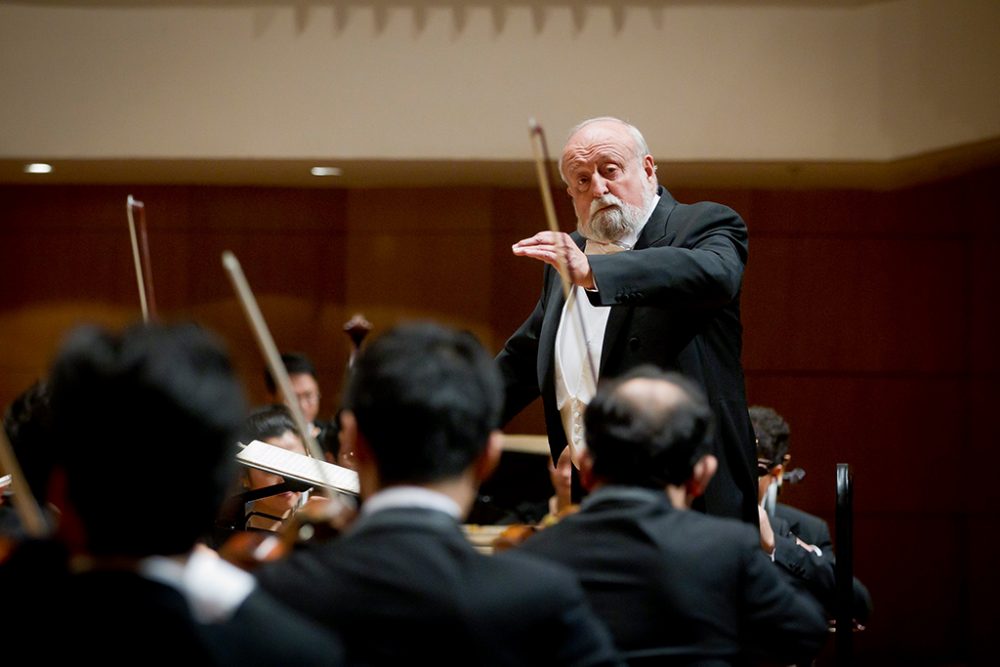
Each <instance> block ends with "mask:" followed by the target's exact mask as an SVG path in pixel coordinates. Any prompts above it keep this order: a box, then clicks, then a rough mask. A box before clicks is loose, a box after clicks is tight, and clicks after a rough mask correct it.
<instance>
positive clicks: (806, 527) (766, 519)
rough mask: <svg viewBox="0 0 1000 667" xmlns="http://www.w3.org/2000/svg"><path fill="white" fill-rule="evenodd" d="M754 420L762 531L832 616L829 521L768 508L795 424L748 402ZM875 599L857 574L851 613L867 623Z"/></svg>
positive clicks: (781, 561)
mask: <svg viewBox="0 0 1000 667" xmlns="http://www.w3.org/2000/svg"><path fill="white" fill-rule="evenodd" d="M750 421H751V422H752V423H753V427H754V431H755V432H756V434H757V468H758V470H757V474H758V475H759V482H758V487H759V488H758V497H759V500H760V503H761V506H762V509H761V536H762V540H763V543H764V544H767V545H768V547H769V549H770V550H772V551H773V553H774V562H775V563H776V564H777V565H778V566H779V567H780V568H781V570H782V571H783V572H784V573H785V574H786V575H787V576H788V577H789V579H790V580H791V581H792V582H793V583H794V584H796V585H798V586H800V587H801V588H803V589H805V590H807V591H809V592H810V593H811V594H812V595H813V596H815V597H816V599H817V600H819V601H820V603H821V604H822V605H823V606H824V608H825V609H826V612H827V615H828V616H829V617H830V618H833V617H834V615H835V612H836V609H835V607H834V603H835V601H836V593H837V580H836V560H835V557H834V553H833V540H832V539H831V538H830V528H829V527H828V526H827V525H826V521H824V520H823V519H821V518H819V517H818V516H814V515H812V514H809V513H808V512H804V511H802V510H800V509H797V508H795V507H792V506H790V505H786V504H784V503H780V502H779V503H774V505H773V507H774V514H773V516H769V515H767V513H766V512H765V511H764V509H763V506H764V501H765V499H766V498H767V496H768V493H769V492H773V493H774V494H775V495H777V493H778V492H779V491H780V489H781V481H782V477H783V475H784V473H785V472H786V470H787V465H788V461H789V460H790V459H791V455H790V453H789V445H790V436H791V429H790V428H789V426H788V422H786V421H785V420H784V418H783V417H782V416H781V415H780V414H778V412H777V411H776V410H774V408H769V407H766V406H762V405H754V406H751V407H750ZM871 612H872V599H871V595H870V594H869V593H868V589H867V588H866V587H865V585H864V584H862V583H861V581H859V580H858V578H857V577H855V578H854V604H853V615H854V618H855V620H856V621H857V622H858V623H860V624H862V625H863V624H865V623H867V622H868V617H869V616H870V615H871Z"/></svg>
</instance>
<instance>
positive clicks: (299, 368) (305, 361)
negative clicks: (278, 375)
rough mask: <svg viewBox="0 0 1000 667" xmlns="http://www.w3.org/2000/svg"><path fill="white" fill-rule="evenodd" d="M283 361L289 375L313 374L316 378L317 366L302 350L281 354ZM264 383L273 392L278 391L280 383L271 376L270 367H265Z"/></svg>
mask: <svg viewBox="0 0 1000 667" xmlns="http://www.w3.org/2000/svg"><path fill="white" fill-rule="evenodd" d="M281 363H283V364H284V365H285V372H286V373H288V375H311V376H312V378H313V379H314V380H315V379H316V366H314V365H313V362H312V360H311V359H309V357H307V356H306V355H304V354H302V353H300V352H285V353H284V354H282V355H281ZM264 385H265V386H266V387H267V390H268V391H269V392H270V393H271V394H272V395H274V394H276V393H277V392H278V385H277V383H276V382H275V380H274V378H273V377H272V376H271V371H270V369H267V368H265V369H264Z"/></svg>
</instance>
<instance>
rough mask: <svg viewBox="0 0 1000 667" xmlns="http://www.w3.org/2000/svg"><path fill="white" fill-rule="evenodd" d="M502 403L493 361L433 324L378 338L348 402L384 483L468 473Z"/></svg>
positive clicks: (474, 344)
mask: <svg viewBox="0 0 1000 667" xmlns="http://www.w3.org/2000/svg"><path fill="white" fill-rule="evenodd" d="M502 406H503V387H502V382H501V379H500V373H499V370H498V369H497V367H496V364H495V362H494V361H493V358H492V357H491V356H489V355H488V354H487V353H486V351H485V350H484V349H483V347H482V346H481V345H480V344H479V342H478V341H477V340H476V339H475V338H474V337H473V336H472V335H471V334H469V333H465V332H460V331H457V330H454V329H450V328H446V327H443V326H440V325H436V324H430V323H414V324H407V325H402V326H399V327H396V328H394V329H392V330H390V331H388V332H387V333H385V334H383V335H382V336H380V337H378V338H377V339H375V340H374V341H372V342H371V343H370V344H369V345H368V346H367V347H366V348H365V350H364V351H363V352H362V353H361V355H360V356H359V357H358V358H357V359H356V361H355V364H354V367H353V371H352V375H351V379H350V382H349V384H348V388H347V391H346V394H345V399H344V407H345V408H346V409H347V410H350V411H351V412H352V413H353V414H354V417H355V419H356V420H357V428H358V432H359V434H360V436H361V437H362V438H364V440H365V442H366V443H367V444H368V446H369V447H370V449H371V451H372V455H373V457H374V459H375V464H376V467H377V469H378V472H379V478H380V480H381V482H382V483H383V484H398V483H414V484H421V483H427V482H433V481H437V480H442V479H447V478H450V477H454V476H456V475H459V474H461V473H462V472H464V471H465V470H466V469H467V468H468V467H469V465H471V464H472V463H473V462H474V461H475V460H476V458H477V457H478V456H479V455H480V454H481V453H482V452H483V450H484V449H485V448H486V444H487V441H488V439H489V436H490V433H491V432H492V431H493V430H494V429H496V428H498V427H499V422H500V412H501V409H502Z"/></svg>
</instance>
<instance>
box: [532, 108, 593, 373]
mask: <svg viewBox="0 0 1000 667" xmlns="http://www.w3.org/2000/svg"><path fill="white" fill-rule="evenodd" d="M528 130H529V132H530V135H531V146H532V149H533V151H534V155H535V170H536V171H537V172H538V186H539V188H541V191H542V202H543V203H544V206H545V219H546V220H547V221H548V224H549V231H552V232H555V233H557V234H558V233H559V232H560V231H561V230H560V229H559V221H558V220H557V219H556V207H555V205H554V204H553V203H552V186H551V185H550V184H549V171H548V165H549V164H551V162H552V160H551V159H550V158H549V149H548V145H547V144H546V142H545V131H544V130H543V129H542V126H541V125H540V124H539V123H538V121H536V120H535V119H534V118H531V119H529V120H528ZM557 268H558V270H559V277H560V279H561V280H562V289H563V298H564V299H565V300H566V303H569V300H570V297H571V295H572V290H573V284H574V283H573V280H572V279H573V276H572V275H571V273H570V272H571V270H570V268H569V264H568V262H567V261H566V257H565V255H563V256H560V258H559V266H558V267H557ZM574 310H575V311H576V314H577V326H579V327H580V335H581V336H582V337H583V340H584V347H585V348H586V350H585V356H586V359H587V367H588V368H589V369H590V377H591V379H593V381H594V388H595V389H596V388H597V363H596V362H595V361H594V358H593V355H592V354H591V353H590V347H589V346H587V345H586V341H587V340H588V336H587V325H586V323H585V322H584V319H583V311H581V310H580V308H579V307H577V308H574Z"/></svg>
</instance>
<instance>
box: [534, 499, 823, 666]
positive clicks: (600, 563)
mask: <svg viewBox="0 0 1000 667" xmlns="http://www.w3.org/2000/svg"><path fill="white" fill-rule="evenodd" d="M521 549H523V550H525V551H527V552H529V553H534V554H537V555H540V556H544V557H546V558H550V559H552V560H553V561H555V562H557V563H561V564H563V565H566V566H568V567H569V568H570V569H572V570H573V571H575V572H576V573H577V575H578V577H579V579H580V582H581V583H582V584H583V588H584V591H586V593H587V597H588V598H589V599H590V602H591V606H593V608H594V611H596V612H597V614H598V616H600V617H601V618H603V619H604V620H605V621H606V622H607V624H608V627H609V628H610V629H611V633H612V635H613V636H614V638H615V642H616V644H617V645H618V648H619V649H620V650H621V651H622V652H623V653H624V654H625V656H626V658H629V659H630V660H632V659H636V658H664V659H668V658H669V659H672V660H674V661H675V662H677V663H680V662H683V664H704V665H709V664H730V663H732V662H733V661H735V660H737V659H738V658H739V657H740V656H741V655H746V654H752V655H754V656H759V657H765V658H770V659H774V660H784V661H786V662H793V661H795V660H798V659H800V658H803V657H806V658H808V657H810V656H812V655H814V654H815V653H816V652H817V650H818V648H819V647H820V645H821V642H822V641H823V640H824V637H825V636H826V628H827V624H826V620H825V618H824V616H823V614H822V611H821V609H820V608H819V606H818V605H817V604H816V603H815V601H814V600H812V598H810V597H809V596H808V595H805V594H802V593H799V592H798V591H796V590H795V589H794V588H792V586H791V585H790V584H788V582H787V581H785V580H784V579H783V578H782V576H781V574H780V573H779V571H778V569H777V568H776V567H775V566H774V564H773V563H771V561H770V559H769V558H768V557H767V556H766V555H765V554H764V552H763V551H762V550H761V548H760V537H759V534H758V533H757V531H755V530H754V529H753V527H751V526H748V525H746V524H745V523H742V522H739V521H734V520H731V519H721V518H718V517H711V516H706V515H704V514H701V513H699V512H692V511H681V510H677V509H674V508H673V507H672V506H671V505H670V502H669V500H668V499H667V497H666V494H665V493H663V492H662V491H656V490H652V489H643V488H637V487H621V486H617V487H616V486H609V487H603V488H601V489H598V490H597V491H595V492H594V493H592V494H590V496H588V497H587V498H586V499H585V500H584V502H583V504H582V505H581V508H580V511H579V512H578V513H577V514H574V515H571V516H568V517H566V518H565V519H563V520H562V521H560V522H559V523H557V524H555V525H553V526H550V527H548V528H546V529H545V530H542V531H540V532H539V533H538V534H536V535H534V536H533V537H531V538H529V539H528V540H527V541H526V542H525V543H524V544H523V545H522V546H521ZM689 661H690V662H689Z"/></svg>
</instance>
